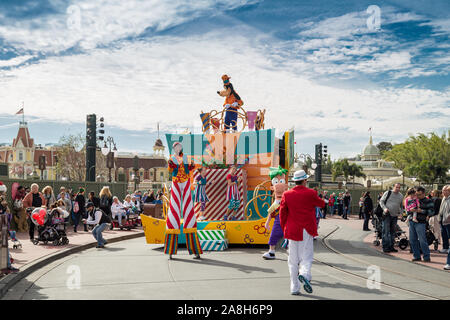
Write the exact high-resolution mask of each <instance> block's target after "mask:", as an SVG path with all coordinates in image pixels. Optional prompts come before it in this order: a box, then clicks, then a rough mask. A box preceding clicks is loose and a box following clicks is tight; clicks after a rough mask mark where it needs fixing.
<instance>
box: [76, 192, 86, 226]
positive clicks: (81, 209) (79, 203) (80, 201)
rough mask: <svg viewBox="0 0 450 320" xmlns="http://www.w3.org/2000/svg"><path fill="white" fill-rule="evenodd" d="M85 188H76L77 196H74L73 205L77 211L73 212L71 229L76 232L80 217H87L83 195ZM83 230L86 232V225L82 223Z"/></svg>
mask: <svg viewBox="0 0 450 320" xmlns="http://www.w3.org/2000/svg"><path fill="white" fill-rule="evenodd" d="M84 193H85V190H84V188H80V190H78V193H77V196H76V197H75V203H76V204H74V207H78V211H77V212H75V210H74V213H73V221H74V224H73V231H74V232H77V227H78V223H79V222H80V218H82V219H87V213H86V198H85V197H84ZM83 226H84V231H85V232H88V229H87V225H86V224H84V225H83Z"/></svg>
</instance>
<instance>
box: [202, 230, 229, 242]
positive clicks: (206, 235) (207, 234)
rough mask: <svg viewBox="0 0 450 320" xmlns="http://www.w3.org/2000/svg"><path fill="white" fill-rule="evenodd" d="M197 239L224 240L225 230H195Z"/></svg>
mask: <svg viewBox="0 0 450 320" xmlns="http://www.w3.org/2000/svg"><path fill="white" fill-rule="evenodd" d="M197 235H198V240H200V241H201V240H217V241H220V240H225V230H197Z"/></svg>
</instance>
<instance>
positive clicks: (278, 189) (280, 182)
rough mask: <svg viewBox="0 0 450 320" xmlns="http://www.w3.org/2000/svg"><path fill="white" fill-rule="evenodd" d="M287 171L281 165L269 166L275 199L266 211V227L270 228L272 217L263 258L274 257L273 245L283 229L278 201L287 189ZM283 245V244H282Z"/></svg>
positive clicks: (270, 258)
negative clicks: (267, 246) (267, 249)
mask: <svg viewBox="0 0 450 320" xmlns="http://www.w3.org/2000/svg"><path fill="white" fill-rule="evenodd" d="M287 172H288V171H287V170H286V169H283V168H282V167H281V166H278V168H273V167H271V168H270V171H269V177H270V179H272V190H273V192H274V195H275V201H274V202H273V204H272V205H271V206H270V208H269V210H268V213H267V220H266V225H265V227H266V229H267V230H270V220H271V219H272V218H274V219H275V220H274V222H273V227H272V232H271V233H270V238H269V251H268V252H266V253H264V254H263V258H264V259H266V260H273V259H275V247H276V245H277V243H278V241H279V240H280V239H282V238H283V236H284V235H283V229H282V228H281V225H280V216H279V213H280V203H281V198H282V197H283V193H284V192H285V191H286V190H288V184H287V181H286V173H287ZM283 246H285V244H284V245H283Z"/></svg>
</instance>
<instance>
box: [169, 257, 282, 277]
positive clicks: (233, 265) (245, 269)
mask: <svg viewBox="0 0 450 320" xmlns="http://www.w3.org/2000/svg"><path fill="white" fill-rule="evenodd" d="M191 259H192V258H191ZM172 260H175V261H180V262H186V263H195V264H206V265H210V266H217V267H226V268H233V269H236V270H239V271H242V272H244V273H251V272H254V271H259V272H264V273H276V272H275V271H274V270H273V269H268V268H260V267H254V266H249V265H245V264H238V263H230V262H225V261H219V260H212V259H208V258H203V257H202V258H201V259H200V260H186V259H176V258H174V259H172Z"/></svg>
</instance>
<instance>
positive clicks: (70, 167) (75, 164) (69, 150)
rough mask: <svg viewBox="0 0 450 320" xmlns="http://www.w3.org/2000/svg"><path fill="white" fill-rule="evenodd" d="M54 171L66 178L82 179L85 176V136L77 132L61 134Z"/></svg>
mask: <svg viewBox="0 0 450 320" xmlns="http://www.w3.org/2000/svg"><path fill="white" fill-rule="evenodd" d="M56 155H57V157H58V163H57V165H56V173H57V174H58V175H59V176H63V177H66V178H67V179H68V180H76V181H84V179H85V176H86V148H85V137H84V136H83V135H82V134H81V133H79V134H73V135H68V136H62V137H61V138H60V139H59V148H58V151H57V153H56Z"/></svg>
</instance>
